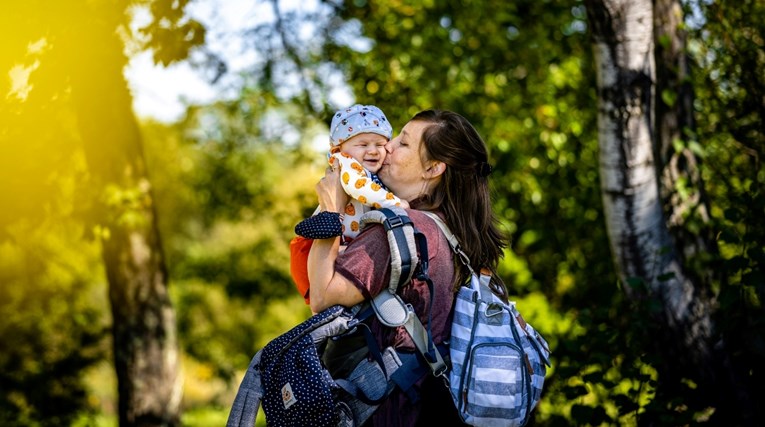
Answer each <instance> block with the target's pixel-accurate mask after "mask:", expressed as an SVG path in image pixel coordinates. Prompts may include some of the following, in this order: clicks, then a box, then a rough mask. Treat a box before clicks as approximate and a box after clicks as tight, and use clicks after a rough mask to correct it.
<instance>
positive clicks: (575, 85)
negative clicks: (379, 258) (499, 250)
mask: <svg viewBox="0 0 765 427" xmlns="http://www.w3.org/2000/svg"><path fill="white" fill-rule="evenodd" d="M205 1H206V0H193V3H204V2H205ZM189 3H191V1H189V0H120V1H117V0H113V1H107V0H101V1H85V0H72V1H60V2H45V1H42V0H26V1H21V0H11V1H7V2H4V4H3V13H2V14H0V47H2V50H1V51H0V95H1V96H2V102H1V103H0V148H1V149H2V151H1V152H0V318H2V322H0V424H3V425H9V426H15V425H19V426H59V425H78V426H90V425H97V426H110V425H117V424H119V425H123V426H127V425H188V426H208V425H223V424H224V423H225V419H226V416H227V414H228V410H229V409H230V404H231V402H232V400H233V396H234V394H235V393H236V388H237V386H238V384H239V380H240V379H241V377H242V375H243V372H244V369H246V367H247V365H248V362H249V360H250V358H251V357H252V355H253V354H254V353H255V352H256V351H257V350H258V349H260V348H261V347H262V346H263V345H264V344H265V343H267V342H268V341H269V340H270V339H271V338H273V337H275V336H276V335H278V334H280V333H282V332H284V331H285V330H287V329H288V328H289V327H291V326H293V325H295V324H296V323H298V322H299V321H300V320H302V319H304V318H305V317H306V316H308V315H309V310H308V307H307V306H306V305H305V304H304V303H303V300H302V298H301V297H300V296H298V295H297V294H296V292H295V291H294V286H293V284H292V282H291V279H290V275H289V249H288V243H289V241H290V239H291V238H292V237H293V235H294V231H293V227H294V225H295V224H296V223H297V222H298V221H299V220H300V219H301V218H303V217H305V216H306V215H309V214H310V213H311V212H312V210H313V208H314V207H315V203H316V202H315V195H314V192H313V187H314V184H315V183H316V181H317V180H318V178H319V177H320V176H321V174H322V171H323V168H324V162H323V157H322V154H321V153H320V152H317V151H316V147H315V146H316V143H315V141H316V140H317V138H318V139H319V140H320V139H321V138H323V136H324V135H326V134H327V125H328V123H329V119H330V116H331V114H332V113H333V111H334V110H335V109H337V108H340V107H343V106H345V105H339V104H338V103H337V101H336V100H337V99H348V100H349V101H353V102H360V103H365V104H376V105H378V106H380V107H381V108H382V109H383V110H384V111H386V113H387V114H388V117H389V119H390V120H391V122H392V123H393V124H394V128H395V129H400V127H401V126H402V125H403V124H404V123H405V122H406V121H407V120H408V118H410V117H411V116H412V115H413V114H414V113H415V112H417V111H419V110H421V109H426V108H443V109H449V110H454V111H457V112H459V113H461V114H463V115H464V116H466V117H467V118H468V119H469V120H470V121H471V122H472V123H474V124H475V125H476V127H477V128H478V130H479V132H480V133H481V135H482V136H483V137H484V139H485V140H486V142H487V144H488V146H489V148H490V158H491V162H492V163H493V164H494V167H495V171H494V172H493V173H492V175H491V181H492V186H493V191H494V192H495V198H494V200H495V206H494V207H495V209H496V211H497V212H498V213H499V216H500V218H501V220H502V226H503V228H504V229H505V230H507V232H508V233H509V234H510V235H511V236H512V246H511V247H510V248H509V249H508V251H507V253H506V256H505V258H504V261H503V262H502V264H501V266H500V274H501V275H502V276H503V278H504V280H505V282H506V283H508V284H509V287H510V294H511V296H512V298H513V299H514V300H516V301H517V303H518V306H519V308H520V310H521V312H522V313H523V314H524V316H525V317H526V318H527V320H529V322H530V323H532V324H533V325H534V326H535V327H536V328H537V329H538V330H539V331H540V332H541V333H542V334H543V335H544V336H545V337H546V338H547V339H548V340H549V342H550V344H551V348H552V351H553V368H552V369H551V370H550V372H549V373H548V378H547V382H546V388H545V394H544V396H543V400H542V402H541V403H540V405H539V407H538V409H537V411H536V412H535V413H534V419H533V420H532V423H533V424H535V425H617V424H618V425H638V424H640V425H695V424H708V425H752V424H751V422H752V420H755V419H759V418H761V417H762V415H763V408H762V407H757V405H756V404H755V402H756V401H755V398H756V397H757V396H762V395H763V388H764V387H765V386H764V385H763V384H765V381H763V369H762V366H761V365H762V363H761V361H762V360H765V327H764V326H763V321H765V313H763V307H762V297H763V291H764V290H765V278H764V276H763V271H762V268H763V262H764V261H765V254H764V253H763V242H764V241H765V239H763V234H764V233H765V222H763V220H762V218H763V215H764V214H765V196H764V195H763V184H764V183H765V172H763V170H762V164H761V158H762V154H763V151H765V137H764V136H763V132H764V131H765V120H764V118H765V35H764V34H763V33H764V32H765V26H763V25H762V23H763V22H765V4H763V2H761V1H756V0H743V1H738V2H733V1H700V2H695V1H688V2H675V1H659V0H657V1H655V2H651V1H636V2H632V4H633V6H634V5H637V6H638V7H642V8H643V9H642V10H644V11H649V12H652V14H650V15H649V18H650V19H652V20H653V21H652V23H653V25H649V30H648V31H649V32H650V36H651V37H650V39H652V40H653V43H652V46H653V47H654V48H655V56H651V58H650V59H651V60H650V61H648V62H649V63H655V65H656V69H657V72H656V75H652V74H649V75H648V77H649V79H648V85H649V87H650V88H651V90H650V91H648V92H643V94H644V96H642V97H641V96H638V97H637V98H638V99H643V100H647V102H646V103H645V104H644V105H647V106H649V107H650V108H649V109H648V110H646V111H647V112H646V113H645V115H647V116H648V118H649V119H648V120H647V123H650V124H654V123H657V126H656V128H655V130H654V128H653V127H651V129H652V130H653V132H652V135H653V136H652V138H651V141H652V143H653V145H654V147H653V152H654V157H655V163H656V166H655V167H656V168H657V175H658V176H661V172H662V170H663V169H662V170H658V169H660V168H663V167H664V166H666V165H670V164H671V165H676V164H677V163H678V162H679V163H680V164H682V166H683V167H682V168H681V169H682V170H683V171H684V173H685V174H684V175H680V176H679V177H678V176H675V179H674V180H671V183H670V184H669V185H668V184H667V183H666V182H664V181H662V182H660V183H657V184H656V186H657V187H658V186H661V190H662V191H659V189H657V188H654V190H655V192H657V193H659V194H661V197H662V198H663V200H664V217H663V218H664V219H663V220H662V221H659V222H658V223H654V224H652V227H654V228H657V229H666V230H668V231H670V232H671V236H672V240H671V241H672V245H671V246H668V247H667V248H666V251H665V250H664V249H662V252H672V253H679V254H681V255H679V258H680V259H681V260H682V271H684V272H686V274H685V277H687V278H688V279H687V283H690V284H691V285H690V289H691V291H687V292H686V291H683V295H684V296H686V297H688V299H689V300H691V301H703V302H704V304H701V305H699V306H695V305H693V304H689V305H691V306H693V307H697V308H698V307H700V308H698V310H696V311H695V312H693V313H691V315H692V316H695V317H696V318H703V319H705V322H707V323H704V325H707V326H709V325H711V326H709V327H708V328H706V327H705V328H700V329H701V330H702V331H701V332H702V335H703V333H707V334H708V335H707V336H704V342H705V343H706V344H708V345H707V346H706V347H704V346H699V347H695V349H692V350H689V348H688V347H683V345H685V344H687V342H685V341H684V339H683V338H678V336H681V335H673V334H672V333H676V332H677V331H678V330H683V329H684V330H687V331H692V332H694V333H697V332H698V330H699V328H697V326H698V324H697V323H694V321H692V320H687V319H685V320H684V319H683V318H680V317H673V315H672V313H673V312H674V311H673V310H675V309H674V308H672V309H667V307H668V301H669V300H668V299H667V298H665V296H663V295H664V294H662V292H661V291H660V290H661V289H662V288H663V287H664V286H665V285H667V284H669V285H671V284H672V283H673V280H674V279H675V278H676V274H675V273H674V272H673V273H671V274H668V273H667V272H664V271H658V272H649V273H647V274H646V275H635V274H630V273H629V272H630V271H631V270H630V268H628V267H626V266H629V265H632V264H630V263H631V262H634V260H630V259H628V258H629V257H628V256H620V254H621V255H624V254H625V253H626V254H630V253H631V252H629V247H628V246H629V245H630V244H633V245H634V243H635V242H634V241H633V242H621V243H616V244H615V243H614V238H613V236H614V232H615V230H614V229H613V228H610V227H613V225H609V224H613V222H610V220H609V215H611V214H610V213H609V212H612V211H610V210H609V207H608V206H609V203H608V200H610V199H609V197H612V196H613V194H610V193H609V191H608V186H607V185H605V184H603V182H604V181H605V180H604V179H603V176H604V169H603V157H601V156H602V151H603V147H604V146H605V145H604V144H607V143H608V141H607V140H606V139H604V135H603V132H602V130H603V127H602V125H603V123H604V122H607V120H608V117H606V116H604V115H603V113H604V112H607V111H608V110H607V105H608V104H607V103H604V100H606V101H607V100H608V99H613V98H609V97H613V96H614V94H615V93H616V92H620V91H621V92H624V93H627V94H632V93H634V92H635V91H634V86H630V85H629V84H624V85H623V87H619V86H618V85H617V89H615V90H613V91H612V92H609V91H605V90H603V76H604V74H603V73H602V69H603V57H602V52H601V51H599V50H598V49H597V48H596V47H597V46H598V44H597V43H598V41H603V40H606V41H607V42H608V41H610V42H612V43H616V44H617V45H618V43H620V42H623V41H624V40H626V39H629V37H631V36H633V34H629V33H628V32H627V33H625V32H622V33H619V32H618V31H614V32H613V33H614V34H616V37H611V38H609V37H608V36H609V35H613V34H612V32H611V31H609V28H608V27H607V26H604V25H603V23H604V19H603V18H604V16H606V15H608V16H612V15H609V14H608V13H606V14H604V13H602V12H604V11H606V12H609V11H610V12H611V13H612V14H613V12H614V11H618V10H622V9H619V8H620V7H624V4H629V3H630V2H619V1H606V2H597V1H587V2H582V1H576V0H566V1H538V0H537V1H526V0H519V1H512V2H506V1H473V0H462V1H452V0H449V1H428V0H425V1H422V2H402V1H397V0H380V1H365V0H355V1H349V2H344V1H339V0H338V1H320V2H317V3H316V7H315V8H314V7H312V8H308V7H294V6H292V7H287V6H285V3H282V2H279V1H277V0H273V1H265V0H263V1H259V2H258V4H260V5H261V6H263V8H264V9H262V10H267V12H264V13H265V14H266V15H267V16H268V17H269V19H265V20H261V19H256V18H259V17H253V26H252V27H251V28H248V29H246V31H242V32H241V34H239V35H240V36H241V40H244V42H243V43H242V46H241V49H242V50H241V53H242V55H243V56H250V55H252V53H253V52H256V53H257V55H255V59H254V60H253V61H251V63H250V64H249V65H248V67H247V68H246V69H244V70H237V71H236V72H234V71H232V68H230V64H227V60H228V59H227V58H223V57H221V56H220V54H219V53H218V52H216V51H215V49H214V47H213V46H212V45H210V44H209V40H210V37H209V36H210V35H211V34H214V33H225V31H226V30H227V29H226V28H207V27H206V26H205V24H204V23H202V22H200V21H199V20H196V19H195V18H194V17H192V16H190V15H189V14H188V13H187V8H188V6H189ZM623 10H626V8H625V9H623ZM137 14H142V15H141V16H144V17H146V16H148V17H149V19H147V20H145V23H144V24H143V25H141V26H138V27H137V26H135V25H131V24H132V23H134V21H133V19H134V18H135V17H136V16H137ZM616 15H618V13H617V14H616ZM673 16H674V17H675V18H677V19H676V20H675V21H672V20H671V19H669V21H672V22H675V25H674V27H672V31H671V33H672V36H668V35H667V34H666V33H662V32H661V31H659V30H660V29H661V28H662V26H663V25H665V24H666V22H665V21H667V19H666V18H671V17H673ZM614 28H615V29H616V30H619V28H616V27H611V30H613V29H614ZM622 30H623V28H622ZM619 34H621V35H622V36H624V35H625V34H627V37H626V38H625V37H621V38H620V37H619ZM678 35H681V36H680V37H678ZM678 40H679V41H680V42H681V43H680V45H679V48H678V49H677V51H676V56H675V59H677V58H681V59H682V60H681V61H679V62H671V61H669V60H668V59H667V57H665V56H662V55H661V54H662V53H664V54H666V53H667V52H668V51H670V50H672V49H671V48H675V47H677V46H676V45H675V42H676V41H678ZM145 51H149V52H151V53H152V55H153V58H154V60H155V61H156V62H157V63H158V64H161V65H163V66H170V65H172V64H176V63H179V62H185V63H188V64H191V65H192V66H193V67H194V68H195V70H196V71H197V72H198V73H199V75H200V76H202V78H205V79H207V81H208V82H209V83H210V84H211V85H212V87H213V88H216V90H218V91H220V93H221V94H225V96H221V97H220V98H218V99H217V100H213V101H210V102H205V103H188V105H186V109H185V114H183V115H182V117H181V118H179V119H178V120H177V121H174V122H172V123H165V122H160V121H154V120H150V119H141V120H139V119H137V118H136V115H135V112H134V111H133V107H132V96H131V93H130V91H129V90H128V87H127V83H126V80H125V77H124V70H125V66H126V64H127V62H128V59H129V58H130V57H131V56H133V55H136V54H139V53H140V52H145ZM596 52H598V53H597V54H596ZM652 55H653V53H652ZM643 59H645V58H643ZM677 64H682V67H680V68H678V66H677ZM599 70H600V71H599ZM662 70H663V71H668V72H670V73H671V75H672V76H673V77H674V78H675V79H674V80H672V79H670V78H667V75H665V74H662V73H661V71H662ZM599 73H600V74H599ZM232 74H235V75H234V76H232ZM657 75H658V77H657ZM678 76H679V77H678ZM232 77H235V78H232ZM670 80H672V81H673V83H674V85H667V84H666V82H667V81H670ZM622 82H624V81H622ZM627 83H629V82H627ZM338 91H339V92H340V93H341V94H345V96H344V97H343V96H341V97H340V98H338V97H337V96H336V95H337V93H338ZM679 106H685V107H687V109H686V110H685V111H684V113H685V114H686V117H687V118H686V119H684V120H680V123H681V124H680V125H679V132H678V133H676V135H675V136H674V137H672V138H671V139H669V140H668V141H667V140H665V141H664V143H663V144H661V138H662V137H661V135H659V134H660V133H661V132H660V130H659V126H658V120H659V119H660V118H662V117H666V114H665V113H666V111H669V110H672V109H673V108H676V107H679ZM599 114H600V116H599ZM654 120H655V121H654ZM599 129H600V130H601V131H600V132H599ZM628 133H629V132H626V133H625V135H626V136H628V135H627V134H628ZM625 135H622V136H625ZM627 140H628V141H629V138H627ZM624 147H629V145H624ZM667 148H668V149H667ZM663 149H667V151H666V152H665V151H663ZM662 160H667V161H666V162H663V161H662ZM672 162H675V163H672ZM653 165H654V164H653V163H651V167H652V168H653V167H654V166H653ZM620 167H622V168H623V169H622V171H624V172H626V171H628V168H629V167H630V165H628V164H626V163H625V164H623V165H621V166H620ZM625 175H628V174H627V173H625ZM680 206H683V207H688V206H690V208H689V209H686V210H682V211H680V213H677V212H678V210H677V209H676V208H678V207H680ZM673 209H674V210H673ZM673 212H674V213H677V215H676V216H673V215H672V213H673ZM630 225H631V223H630V222H629V221H625V222H624V226H625V227H626V228H629V226H630ZM632 225H634V224H632ZM609 234H610V235H609ZM689 241H693V242H703V244H689V243H688V242H689ZM620 245H623V246H624V247H621V246H620ZM691 247H692V248H694V249H689V248H691ZM700 247H701V248H703V250H699V249H698V248H700ZM640 261H642V262H644V263H648V264H650V262H651V260H645V259H643V260H638V262H640ZM638 270H639V269H638ZM678 271H679V270H678ZM648 276H650V277H648ZM683 289H688V288H683ZM673 307H674V306H673ZM668 313H669V314H668ZM678 319H680V320H682V321H678ZM667 331H670V333H668V332H667ZM672 331H674V332H672ZM705 331H706V332H705ZM683 336H684V335H683ZM689 336H690V335H689ZM678 341H683V343H682V344H683V345H677V346H675V345H674V343H677V342H678ZM706 354H711V356H710V357H709V358H705V357H702V356H704V355H706ZM699 361H702V362H703V363H702V362H699ZM759 406H762V405H759ZM262 422H263V420H262V418H260V419H259V423H262Z"/></svg>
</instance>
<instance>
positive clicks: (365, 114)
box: [329, 104, 393, 147]
mask: <svg viewBox="0 0 765 427" xmlns="http://www.w3.org/2000/svg"><path fill="white" fill-rule="evenodd" d="M360 133H376V134H378V135H382V136H384V137H385V138H387V139H388V140H390V138H391V137H392V136H393V128H392V127H391V125H390V122H388V119H387V118H386V117H385V114H384V113H383V112H382V110H380V109H379V108H377V107H375V106H374V105H361V104H356V105H354V106H352V107H348V108H344V109H342V110H338V111H337V112H336V113H335V115H334V116H333V117H332V124H330V126H329V143H330V144H331V145H332V146H333V147H336V146H338V145H340V144H342V143H343V142H345V141H347V140H348V139H349V138H351V137H354V136H356V135H358V134H360Z"/></svg>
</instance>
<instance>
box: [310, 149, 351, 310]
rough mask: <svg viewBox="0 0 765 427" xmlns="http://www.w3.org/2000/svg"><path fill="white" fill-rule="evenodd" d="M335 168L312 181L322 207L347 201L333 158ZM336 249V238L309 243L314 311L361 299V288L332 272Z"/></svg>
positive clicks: (326, 208)
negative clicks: (319, 178)
mask: <svg viewBox="0 0 765 427" xmlns="http://www.w3.org/2000/svg"><path fill="white" fill-rule="evenodd" d="M334 162H335V164H334V167H335V170H332V169H330V168H327V171H326V173H325V175H324V178H322V179H321V181H319V183H318V184H316V194H317V195H318V197H319V206H320V207H321V209H322V210H324V211H329V212H341V208H342V207H343V206H345V205H346V204H347V203H348V195H347V194H346V193H345V191H344V190H343V187H342V185H341V183H340V173H339V171H338V169H339V168H338V165H337V160H335V161H334ZM339 250H340V239H339V238H337V237H333V238H330V239H319V240H315V241H314V242H313V245H311V252H310V253H309V254H308V279H309V281H310V283H311V286H310V297H311V310H312V311H313V312H314V313H318V312H319V311H322V310H324V309H325V308H327V307H330V306H333V305H336V304H340V305H344V306H346V307H351V306H353V305H355V304H357V303H360V302H361V301H363V300H364V297H363V295H362V294H361V292H360V291H359V290H358V289H357V288H356V286H354V285H353V283H351V282H350V281H349V280H347V279H346V278H345V277H343V276H341V275H339V274H337V273H335V260H336V259H337V254H338V252H339Z"/></svg>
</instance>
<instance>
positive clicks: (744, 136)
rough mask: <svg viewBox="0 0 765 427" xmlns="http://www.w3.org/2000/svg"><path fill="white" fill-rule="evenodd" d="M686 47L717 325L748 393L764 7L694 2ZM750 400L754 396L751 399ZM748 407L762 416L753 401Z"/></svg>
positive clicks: (757, 383) (760, 390) (763, 181)
mask: <svg viewBox="0 0 765 427" xmlns="http://www.w3.org/2000/svg"><path fill="white" fill-rule="evenodd" d="M697 6H698V7H699V10H700V13H701V16H702V17H703V18H702V19H703V20H702V21H701V22H698V21H696V22H695V24H696V25H695V26H692V27H691V28H690V29H691V30H692V31H693V33H692V34H693V35H694V42H693V43H692V44H691V46H690V53H691V57H692V58H693V59H694V60H695V64H696V68H695V69H694V70H695V73H694V75H693V83H694V88H695V89H696V94H697V97H698V99H697V100H696V103H695V104H694V106H695V109H696V113H697V115H696V117H697V119H698V125H697V133H696V134H694V135H693V137H694V138H693V141H698V142H699V144H700V145H702V146H703V149H704V152H705V153H706V155H705V156H704V161H705V163H704V168H703V173H704V179H705V181H706V183H707V185H708V187H707V189H708V191H709V197H710V198H711V200H712V206H713V210H712V215H713V220H714V223H715V229H716V233H717V236H718V243H719V245H720V254H719V256H718V257H714V258H712V259H710V260H709V261H708V262H709V263H710V264H711V265H712V268H714V269H715V270H716V271H717V272H718V273H719V275H718V277H719V284H718V285H717V286H718V289H717V291H718V293H719V296H718V301H719V311H718V312H717V313H716V316H715V322H716V324H717V326H718V333H719V337H720V339H722V340H723V341H724V342H725V345H726V346H728V348H729V350H730V354H731V365H732V366H734V367H736V368H737V371H738V373H739V375H741V376H742V377H743V378H744V385H745V386H746V387H747V388H748V389H749V390H751V393H752V396H762V395H763V394H765V385H764V384H765V370H763V369H762V364H761V363H760V361H761V360H763V359H765V338H764V337H765V311H763V301H765V300H764V298H765V273H764V272H765V264H764V263H763V261H765V259H764V258H763V250H762V248H763V242H765V222H763V220H762V218H763V215H764V214H765V170H764V169H763V167H762V158H763V155H765V104H763V99H765V76H764V75H763V70H765V28H763V26H762V22H763V19H765V5H764V4H763V3H762V2H756V1H746V2H742V3H740V4H736V5H733V4H730V3H729V2H711V3H707V2H699V3H698V4H697ZM753 399H756V398H754V397H753ZM752 410H753V411H755V413H756V414H760V415H761V414H762V413H763V412H762V408H759V407H757V404H756V402H753V407H752Z"/></svg>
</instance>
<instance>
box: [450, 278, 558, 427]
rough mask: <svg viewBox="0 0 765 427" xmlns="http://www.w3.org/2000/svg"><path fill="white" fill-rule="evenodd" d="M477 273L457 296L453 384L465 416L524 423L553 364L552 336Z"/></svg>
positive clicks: (470, 420)
mask: <svg viewBox="0 0 765 427" xmlns="http://www.w3.org/2000/svg"><path fill="white" fill-rule="evenodd" d="M490 279H491V276H488V275H484V274H481V276H480V278H479V277H478V276H477V275H476V274H473V275H472V278H471V280H470V283H469V284H466V285H465V286H463V287H462V288H461V289H460V290H459V293H458V295H457V299H456V300H455V307H454V320H453V321H452V336H451V341H450V343H449V347H450V357H451V362H452V369H451V371H450V373H449V384H450V390H451V394H452V398H453V399H454V403H455V404H456V405H457V409H458V411H459V413H460V416H461V417H462V419H463V421H464V422H465V423H467V424H470V425H473V426H486V427H489V426H492V427H493V426H523V425H525V424H526V423H527V422H528V420H529V415H530V414H531V412H532V410H533V409H534V407H536V405H537V403H538V402H539V399H540V397H541V395H542V387H543V385H544V379H545V373H546V371H547V366H550V362H549V357H550V350H549V347H548V345H547V341H545V339H544V338H542V336H541V335H539V333H537V331H535V330H534V328H533V327H532V326H531V325H530V324H528V323H526V322H525V321H524V320H523V318H522V317H521V315H520V313H518V311H517V310H516V308H515V303H514V302H510V303H509V304H508V303H505V302H504V301H502V300H501V299H500V298H498V297H497V296H495V295H494V294H493V293H492V292H491V290H490V289H489V280H490Z"/></svg>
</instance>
